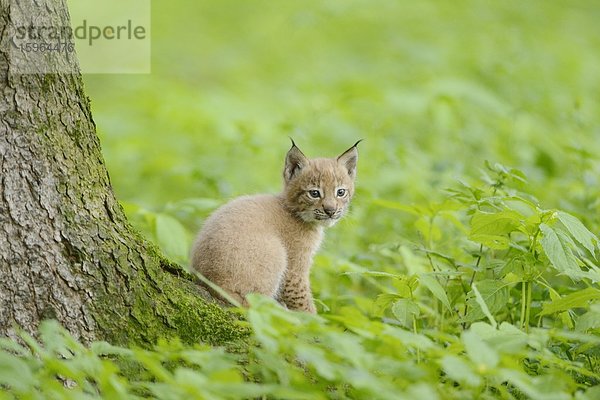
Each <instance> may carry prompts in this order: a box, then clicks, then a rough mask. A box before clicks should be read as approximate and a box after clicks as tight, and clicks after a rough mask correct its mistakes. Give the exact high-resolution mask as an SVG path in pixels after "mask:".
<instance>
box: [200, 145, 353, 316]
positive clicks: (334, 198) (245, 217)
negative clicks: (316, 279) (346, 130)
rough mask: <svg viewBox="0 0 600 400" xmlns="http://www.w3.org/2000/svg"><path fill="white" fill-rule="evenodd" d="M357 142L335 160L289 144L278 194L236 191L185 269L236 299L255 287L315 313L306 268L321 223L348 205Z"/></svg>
mask: <svg viewBox="0 0 600 400" xmlns="http://www.w3.org/2000/svg"><path fill="white" fill-rule="evenodd" d="M357 145H358V142H357V143H356V144H355V145H354V146H352V147H351V148H349V149H348V150H347V151H345V152H344V153H343V154H342V155H340V156H339V157H337V158H316V159H308V158H306V156H305V155H304V154H303V153H302V152H301V151H300V149H299V148H298V147H297V146H296V145H295V144H294V143H293V142H292V148H291V149H290V150H289V151H288V153H287V155H286V159H285V168H284V171H283V177H284V188H283V192H282V193H280V194H278V195H255V196H243V197H239V198H237V199H234V200H232V201H231V202H229V203H227V204H225V205H224V206H222V207H221V208H219V209H218V210H216V211H215V212H214V213H213V214H212V215H211V216H210V217H209V218H208V219H207V220H206V222H205V224H204V226H203V227H202V229H201V231H200V233H199V234H198V236H197V238H196V241H195V244H194V246H193V249H192V254H191V260H192V267H193V268H195V269H196V270H197V271H199V272H200V273H202V274H203V275H204V276H205V277H206V278H208V279H210V280H211V281H212V282H214V283H216V284H217V285H219V286H220V287H221V288H223V289H224V290H226V291H227V292H228V293H229V294H231V296H232V297H234V298H235V299H236V300H238V301H239V302H240V303H241V304H243V305H247V302H246V298H245V297H246V295H247V294H249V293H261V294H263V295H266V296H270V297H273V298H276V299H277V300H278V301H280V302H281V303H282V304H284V305H286V306H287V307H288V308H289V309H293V310H302V311H307V312H311V313H315V312H316V311H315V305H314V302H313V297H312V292H311V289H310V281H309V274H310V267H311V265H312V260H313V256H314V254H315V253H316V251H317V250H318V248H319V245H320V244H321V240H322V238H323V229H324V228H325V227H329V226H332V225H333V224H335V223H336V222H337V221H339V219H340V218H341V217H342V216H343V215H344V214H345V212H346V211H347V210H348V205H349V203H350V199H351V198H352V196H353V194H354V179H355V177H356V162H357V160H358V150H357V148H356V146H357Z"/></svg>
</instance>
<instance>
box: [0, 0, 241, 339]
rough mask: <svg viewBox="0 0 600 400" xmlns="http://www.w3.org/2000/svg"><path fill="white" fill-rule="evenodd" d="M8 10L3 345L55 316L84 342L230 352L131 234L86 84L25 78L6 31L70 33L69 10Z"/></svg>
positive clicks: (208, 307) (180, 285)
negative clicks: (37, 28)
mask: <svg viewBox="0 0 600 400" xmlns="http://www.w3.org/2000/svg"><path fill="white" fill-rule="evenodd" d="M0 1H2V2H1V3H0V38H1V39H0V335H7V336H9V337H14V336H15V334H16V330H17V329H19V328H20V329H24V330H25V331H27V332H30V333H34V332H35V331H36V329H37V327H38V324H39V322H40V321H42V320H44V319H48V318H54V319H57V320H58V321H60V322H61V323H62V324H63V326H65V327H66V328H67V329H68V330H69V331H70V332H71V333H72V334H73V335H74V336H75V337H76V338H78V339H80V340H82V341H84V342H89V341H92V340H97V339H104V340H109V341H111V342H113V343H119V344H123V343H132V342H133V343H139V344H142V343H148V342H154V341H155V340H156V339H157V338H159V337H166V336H173V335H176V336H179V337H181V338H182V339H184V340H185V341H198V340H203V341H208V342H212V343H223V342H227V341H229V340H233V339H236V338H238V337H241V336H243V335H245V331H244V330H243V329H241V328H240V327H239V326H238V325H237V324H236V321H235V318H234V317H233V316H232V314H231V313H229V312H228V311H226V310H223V309H222V308H221V307H220V306H219V305H218V304H217V303H215V302H214V301H212V299H211V297H210V295H209V294H208V292H207V291H206V290H204V289H203V288H201V287H200V286H199V285H198V284H197V283H196V282H195V281H194V279H193V277H191V276H190V275H188V274H187V273H186V272H185V271H183V270H182V269H181V268H180V267H179V266H177V265H175V264H172V263H170V262H169V261H167V260H165V259H164V258H163V257H162V256H161V255H160V253H159V252H158V251H157V249H156V248H155V247H154V246H152V245H150V244H149V243H148V242H146V241H145V240H144V239H143V238H141V237H140V236H139V235H138V234H137V233H136V232H135V231H134V230H133V229H132V228H131V226H130V225H129V224H128V222H127V219H126V217H125V215H124V213H123V210H122V208H121V206H120V205H119V203H118V202H117V201H116V199H115V196H114V194H113V191H112V188H111V186H110V180H109V177H108V173H107V171H106V168H105V165H104V161H103V158H102V155H101V151H100V144H99V141H98V137H97V136H96V133H95V125H94V122H93V120H92V115H91V112H90V103H89V100H88V99H87V97H86V96H85V94H84V91H83V83H82V79H81V74H80V73H75V74H60V73H58V74H39V73H38V74H21V73H20V71H19V70H18V68H19V65H18V63H16V62H14V61H15V60H14V57H13V53H12V52H11V48H10V45H11V44H10V41H11V38H10V37H9V34H8V31H9V29H8V27H9V24H18V25H24V26H26V25H27V23H28V21H27V20H25V21H21V20H19V18H20V17H19V16H20V15H21V16H23V15H24V16H25V19H27V18H26V17H27V16H35V17H36V18H37V19H38V21H37V22H38V23H39V18H42V19H43V20H44V22H43V23H44V24H45V25H46V26H65V25H68V12H67V8H66V4H65V2H64V0H60V1H53V0H47V1H38V2H35V3H34V2H31V3H27V2H26V1H20V2H16V1H12V2H10V4H9V3H8V1H6V0H0ZM16 3H19V7H20V10H19V12H18V13H15V12H14V11H15V10H14V9H13V10H11V7H15V4H16ZM11 57H12V59H11ZM75 67H76V66H75Z"/></svg>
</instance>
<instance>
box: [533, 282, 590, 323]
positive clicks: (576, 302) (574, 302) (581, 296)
mask: <svg viewBox="0 0 600 400" xmlns="http://www.w3.org/2000/svg"><path fill="white" fill-rule="evenodd" d="M598 299H600V290H598V289H594V288H587V289H583V290H580V291H578V292H575V293H571V294H569V295H567V296H565V297H561V298H560V299H558V300H554V301H553V302H551V303H546V304H545V305H544V307H543V308H542V311H541V312H540V314H539V315H540V316H541V315H548V314H554V313H557V312H561V311H566V310H570V309H572V308H585V307H587V306H588V303H589V301H590V300H598Z"/></svg>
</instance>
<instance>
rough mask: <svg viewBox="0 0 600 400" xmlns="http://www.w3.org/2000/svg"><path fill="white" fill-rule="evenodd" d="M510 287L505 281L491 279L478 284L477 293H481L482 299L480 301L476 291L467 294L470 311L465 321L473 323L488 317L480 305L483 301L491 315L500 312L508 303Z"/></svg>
mask: <svg viewBox="0 0 600 400" xmlns="http://www.w3.org/2000/svg"><path fill="white" fill-rule="evenodd" d="M508 286H509V284H507V283H505V282H503V281H495V280H491V279H489V280H483V281H479V282H477V292H479V296H480V299H479V300H478V298H477V297H478V296H477V295H476V293H475V291H474V290H471V291H470V292H469V293H468V294H467V305H468V306H469V311H468V312H467V315H466V316H465V318H464V320H465V321H467V322H473V321H477V320H479V319H482V318H484V317H485V316H486V312H484V310H483V309H482V307H481V305H480V302H481V301H482V300H483V303H484V304H485V306H486V307H487V312H488V313H490V314H491V315H493V314H494V313H496V312H498V311H500V310H501V309H502V308H503V307H504V306H506V303H507V302H508V294H509V293H508Z"/></svg>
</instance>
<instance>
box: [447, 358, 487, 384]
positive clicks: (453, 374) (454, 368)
mask: <svg viewBox="0 0 600 400" xmlns="http://www.w3.org/2000/svg"><path fill="white" fill-rule="evenodd" d="M441 365H442V369H443V370H444V372H445V373H446V375H448V377H449V378H450V379H452V380H454V381H456V382H459V383H462V384H464V385H465V386H467V387H477V386H479V385H481V378H480V377H479V375H477V374H476V373H474V372H473V371H472V370H471V367H470V365H469V364H468V363H466V362H465V361H464V360H463V359H462V358H459V357H456V356H452V355H449V356H444V357H443V358H442V360H441Z"/></svg>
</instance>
